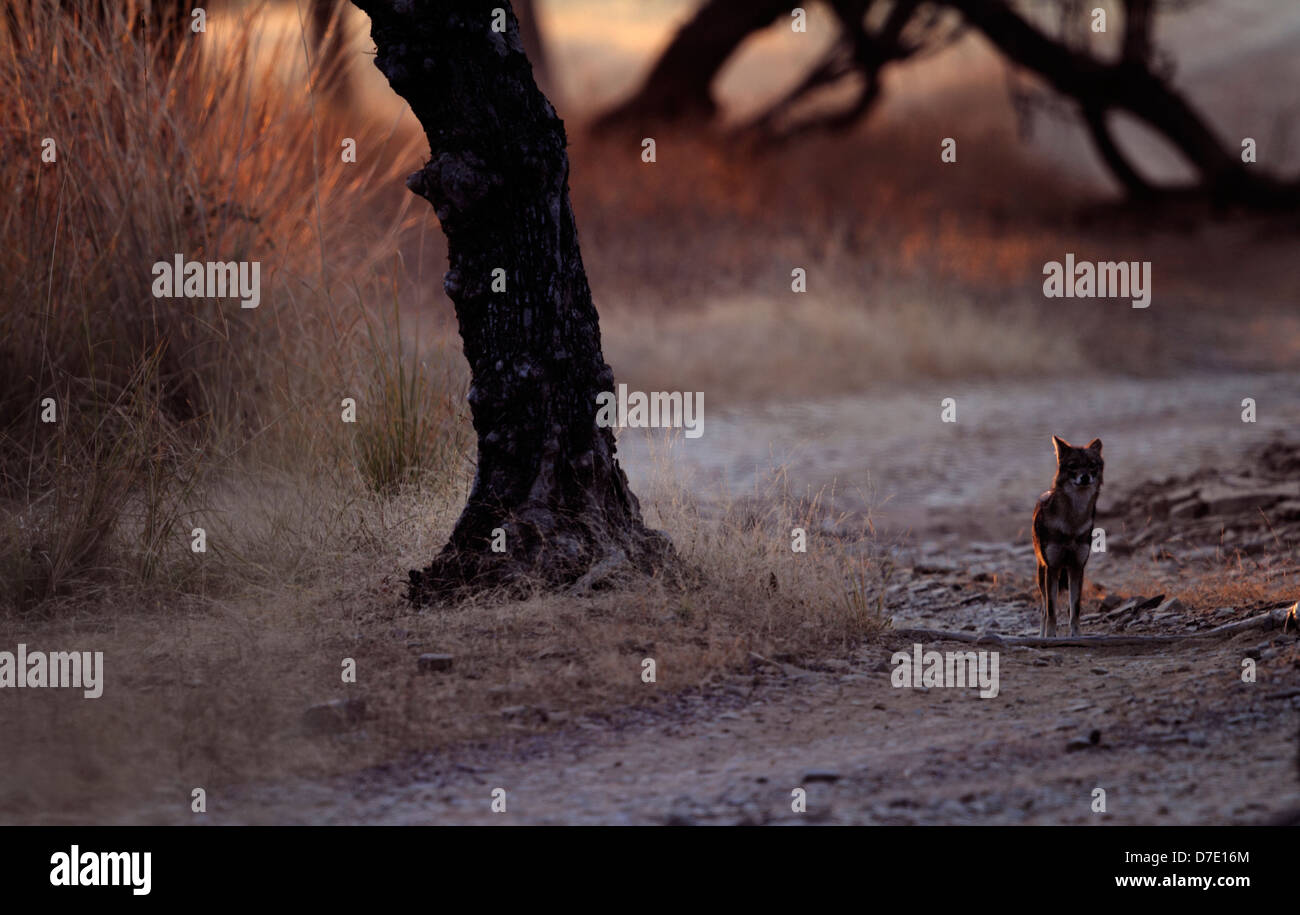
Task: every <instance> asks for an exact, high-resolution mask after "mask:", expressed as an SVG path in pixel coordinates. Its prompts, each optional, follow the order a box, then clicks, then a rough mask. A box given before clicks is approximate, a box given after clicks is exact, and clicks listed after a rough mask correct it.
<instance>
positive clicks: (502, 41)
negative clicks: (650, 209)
mask: <svg viewBox="0 0 1300 915" xmlns="http://www.w3.org/2000/svg"><path fill="white" fill-rule="evenodd" d="M355 2H356V5H357V6H359V7H360V8H361V9H362V10H364V11H365V12H366V13H367V14H369V16H370V19H371V35H372V37H373V38H374V41H375V45H376V48H377V50H378V53H377V56H376V58H375V65H376V66H377V67H378V68H379V70H380V71H381V72H382V73H383V74H384V75H385V76H386V77H387V79H388V81H389V83H390V84H391V85H392V87H393V89H394V90H396V92H397V93H398V94H399V95H401V96H402V97H403V98H405V99H406V100H407V101H408V102H409V103H410V105H411V108H412V110H413V111H414V113H415V115H416V117H417V118H418V119H419V121H420V123H421V124H422V125H423V127H424V129H425V133H426V136H427V137H428V140H429V147H430V151H431V158H430V160H429V162H428V163H427V164H426V165H425V166H424V168H422V169H421V170H420V171H418V172H416V173H414V174H413V175H411V176H410V178H408V179H407V185H408V187H410V188H411V190H412V191H414V192H415V193H416V194H419V195H420V196H422V197H424V198H426V199H427V200H428V201H429V202H430V203H432V204H433V206H434V209H435V212H436V214H437V216H438V220H439V222H440V223H441V224H442V229H443V232H444V233H445V234H446V236H447V249H448V259H449V262H450V269H449V270H448V272H447V274H446V277H445V280H444V288H445V290H446V292H447V295H448V296H450V298H451V300H452V302H453V303H454V304H455V308H456V317H457V319H458V321H459V325H460V334H461V337H462V339H463V341H464V349H465V357H466V359H467V360H468V361H469V365H470V371H471V373H472V381H471V388H470V393H469V404H470V410H471V414H472V417H473V423H474V430H475V432H476V433H477V438H478V469H477V473H476V474H475V478H474V483H473V487H472V490H471V492H470V495H469V499H468V501H467V503H466V505H465V508H464V511H463V512H462V514H461V516H460V518H459V520H458V521H457V522H456V525H455V528H454V529H453V531H452V534H451V538H450V541H449V542H448V543H447V545H446V546H445V547H444V548H443V549H442V551H441V553H439V555H438V556H437V557H436V558H435V559H434V561H433V563H432V564H431V565H429V566H428V567H427V568H425V569H423V570H421V571H412V572H411V576H410V592H409V596H410V599H411V600H412V601H413V602H414V603H417V604H420V603H427V602H430V601H435V600H443V599H447V598H454V597H456V596H458V595H460V594H461V593H463V592H464V591H465V590H466V589H475V590H477V589H484V588H496V587H500V586H512V585H524V584H528V583H532V582H538V583H542V584H545V585H548V586H558V585H565V584H569V583H573V582H575V581H578V580H580V579H581V580H582V581H583V582H584V583H594V580H595V579H597V578H602V577H605V576H608V575H612V574H614V573H615V572H617V571H618V570H628V571H630V570H633V569H635V570H637V571H639V572H641V573H651V572H652V571H653V570H655V569H656V568H658V567H660V566H661V564H663V563H664V562H666V561H668V560H669V559H670V558H671V555H672V548H671V545H670V544H669V542H668V540H667V538H666V537H664V536H663V535H662V534H660V533H659V532H657V531H652V530H649V529H648V528H646V527H645V525H644V523H643V522H642V519H641V512H640V507H639V505H638V503H637V499H636V497H635V496H634V495H633V493H632V491H631V490H630V489H629V487H628V484H627V479H626V477H625V476H624V474H623V471H622V468H620V467H619V464H618V460H617V457H616V454H615V444H614V436H613V432H612V430H610V429H608V428H601V427H598V426H597V424H596V411H597V405H596V396H597V394H599V393H600V392H602V391H611V390H613V386H614V378H613V373H612V372H611V370H610V368H609V366H608V365H607V364H606V363H605V360H604V357H603V356H602V354H601V348H600V329H599V325H598V321H597V315H596V309H595V306H594V305H593V303H592V299H591V291H590V289H589V288H588V285H587V278H586V274H585V272H584V270H583V266H582V256H581V253H580V252H579V249H578V233H577V227H576V225H575V222H574V216H573V210H572V208H571V206H570V203H569V189H568V176H569V162H568V155H567V153H566V152H565V146H566V143H567V141H566V137H565V133H564V126H563V123H562V122H561V121H560V119H559V118H558V117H556V114H555V110H554V108H552V107H551V104H550V103H549V102H548V101H547V100H546V98H545V97H544V96H543V95H542V93H541V92H540V91H539V90H538V89H537V87H536V85H535V83H534V81H533V76H532V72H531V70H530V67H529V63H528V59H527V57H526V55H525V54H524V51H523V46H522V44H521V41H520V37H519V31H518V24H517V21H516V20H515V17H514V14H513V12H510V11H509V6H508V5H506V4H504V3H503V2H501V0H437V2H428V3H423V4H415V3H411V2H409V0H355ZM499 6H504V7H505V9H506V11H507V20H508V29H507V31H506V32H505V33H504V34H501V33H497V32H494V31H492V28H491V23H492V15H493V14H492V11H493V8H494V7H499ZM498 267H500V268H504V270H505V275H506V283H507V286H506V290H507V291H506V292H505V293H496V292H493V291H492V272H493V270H494V269H495V268H498ZM498 528H499V529H501V530H502V531H504V534H505V552H494V551H493V550H492V541H493V532H494V530H496V529H498Z"/></svg>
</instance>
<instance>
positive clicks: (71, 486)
mask: <svg viewBox="0 0 1300 915" xmlns="http://www.w3.org/2000/svg"><path fill="white" fill-rule="evenodd" d="M6 21H7V22H10V23H12V26H13V27H12V28H8V29H0V44H3V45H4V47H3V48H2V49H0V110H4V111H5V112H6V118H5V125H4V129H3V130H2V131H0V153H2V154H3V157H4V161H5V163H6V175H7V188H6V192H5V193H4V194H3V196H0V576H2V578H3V584H0V609H3V608H5V607H9V608H14V607H18V608H28V609H30V608H32V607H36V606H39V605H41V604H42V603H43V602H45V601H47V600H48V599H50V598H53V597H57V596H59V595H62V594H86V593H91V592H93V591H94V590H95V589H96V588H99V587H103V586H107V585H110V584H114V583H123V582H125V583H126V584H128V585H132V586H147V585H158V586H164V587H182V588H186V587H189V586H191V585H192V584H193V583H194V582H195V581H198V580H200V579H201V578H202V577H203V575H208V574H210V573H211V571H212V570H213V569H214V568H216V564H214V563H211V562H209V563H206V568H207V570H208V571H206V572H204V573H203V574H202V575H200V574H199V572H198V570H197V567H196V566H195V561H196V560H195V557H194V555H193V554H192V553H191V551H190V549H189V541H190V531H191V523H197V522H195V519H196V518H198V517H199V516H200V515H201V513H202V512H203V511H204V509H205V507H206V506H208V504H209V503H210V502H211V501H212V498H213V494H214V493H215V492H216V491H217V490H219V489H220V488H221V487H222V486H223V485H226V484H227V483H228V482H229V481H230V480H231V479H246V478H249V477H251V476H253V475H256V474H257V473H261V472H265V471H267V469H268V467H269V466H270V465H274V466H276V467H278V468H279V469H280V470H283V471H285V472H290V473H299V472H301V473H302V474H303V475H304V478H306V477H308V476H310V475H311V474H313V473H316V472H317V471H318V469H319V468H325V469H327V470H329V471H330V472H335V471H337V470H346V469H347V468H348V467H349V466H350V464H351V461H350V459H349V455H350V454H351V453H352V452H351V449H352V443H351V442H350V441H349V440H347V439H346V437H345V436H342V435H340V433H339V430H338V429H337V423H329V422H327V421H326V420H324V419H322V418H321V417H322V416H324V415H325V412H324V407H325V406H326V405H327V404H329V403H330V402H331V401H334V402H335V403H336V402H337V401H336V400H335V399H334V392H336V391H337V390H338V389H339V388H340V387H341V386H346V385H347V384H348V383H349V381H350V380H351V379H353V378H354V377H355V376H356V374H357V372H358V370H359V369H358V365H357V364H356V359H357V357H358V354H363V355H364V354H365V353H367V352H369V357H368V358H369V359H370V360H373V361H372V365H371V366H370V367H367V366H366V364H365V361H364V359H363V363H362V365H361V370H362V371H367V372H369V371H370V368H373V369H374V371H373V373H372V374H374V376H375V378H374V379H373V381H372V382H371V383H372V384H373V385H374V386H376V391H375V392H372V393H377V394H378V396H379V403H380V404H382V408H381V411H380V414H379V418H378V419H374V418H373V416H372V422H373V423H377V425H376V426H372V427H371V433H369V434H370V436H371V438H370V441H371V444H368V445H367V444H365V443H364V442H363V444H362V445H361V448H362V453H363V454H366V455H367V456H366V457H365V458H364V460H363V465H364V467H365V469H364V470H363V473H364V474H365V475H366V477H367V479H368V480H369V482H370V485H371V486H372V487H374V488H379V489H383V488H385V487H388V486H391V485H393V484H395V483H396V482H397V481H398V480H399V478H405V477H406V476H407V475H408V471H410V470H418V469H424V468H429V467H435V468H442V467H448V466H451V465H452V464H454V463H455V461H454V460H453V458H452V457H451V451H450V449H451V447H453V446H454V444H455V442H457V441H458V439H457V438H456V434H455V423H456V421H457V419H456V416H457V414H456V413H455V412H454V411H453V410H451V409H450V402H449V401H447V400H446V396H447V395H446V391H444V390H441V389H439V388H438V387H437V385H438V384H440V383H442V382H443V381H444V380H445V378H444V376H443V375H438V374H430V373H429V372H428V371H426V370H425V369H423V368H421V367H419V365H418V363H416V362H415V361H413V360H414V357H407V356H395V355H393V353H400V352H406V351H410V350H411V349H412V348H413V345H412V344H409V343H408V344H407V346H406V349H403V348H402V343H401V341H398V340H396V338H395V336H394V335H392V334H390V335H388V336H384V335H382V334H378V333H377V332H375V331H374V330H373V327H372V328H371V329H370V332H369V333H365V331H364V329H365V328H366V327H369V326H370V325H371V324H372V323H373V321H374V319H373V317H371V316H370V315H369V310H368V306H367V303H368V302H371V301H373V300H375V299H376V298H379V297H381V295H382V291H383V290H384V289H385V287H387V286H388V285H390V284H391V283H392V282H393V278H392V276H391V275H389V274H390V272H391V269H395V268H389V267H388V266H387V265H384V264H382V263H381V261H380V258H387V257H388V256H389V254H390V253H391V252H392V251H394V250H396V249H397V248H398V246H399V241H400V238H401V237H402V235H403V233H405V232H407V231H408V230H409V229H411V228H412V226H413V222H414V219H413V217H412V216H411V215H410V214H409V213H408V212H407V209H406V199H407V198H408V197H409V194H406V193H405V191H404V188H403V186H402V182H401V179H400V174H401V169H402V167H403V166H404V165H406V164H408V163H409V161H411V160H412V159H415V158H417V157H418V154H419V153H418V148H417V146H416V145H413V144H418V138H416V139H414V140H413V139H412V138H411V137H410V136H409V135H408V134H406V133H398V132H396V131H395V130H393V129H388V130H387V132H385V130H384V129H381V128H376V127H373V126H367V125H366V123H365V122H364V121H361V122H360V123H358V120H357V119H356V118H355V117H353V118H350V119H349V120H348V122H347V129H346V130H344V129H343V127H342V125H341V124H340V121H341V118H342V115H341V114H340V113H339V112H336V111H334V110H332V109H331V108H330V106H329V105H328V104H326V102H325V100H324V99H321V98H318V97H317V96H316V95H315V94H314V92H313V86H314V84H315V79H314V78H313V77H314V74H311V71H310V70H305V72H307V73H308V74H310V75H309V78H307V79H303V80H293V79H289V80H286V79H285V78H284V73H283V72H282V71H283V70H284V65H283V62H284V61H285V60H287V59H295V57H296V58H299V59H300V58H301V57H302V56H303V54H304V53H305V51H304V45H303V42H302V40H301V36H300V35H286V36H284V37H283V38H274V37H272V38H269V39H268V38H267V36H266V34H264V33H262V32H260V31H259V20H258V18H257V17H256V16H254V15H250V16H247V17H244V18H242V19H241V20H240V22H239V23H238V24H235V25H226V26H224V32H221V34H218V35H215V36H212V38H211V40H209V36H198V35H192V34H190V33H189V32H188V30H186V32H185V36H184V38H183V39H181V40H179V41H170V42H160V41H158V40H157V39H156V37H155V38H152V39H151V38H150V37H149V36H147V35H145V34H143V33H142V32H141V30H140V29H139V27H138V23H137V22H136V21H135V20H134V19H133V4H121V5H115V4H100V3H98V2H95V0H84V2H68V3H63V4H49V3H31V4H22V5H18V6H15V7H14V10H13V14H12V17H11V18H9V19H7V20H6ZM213 28H214V25H213V24H211V23H210V30H211V29H213ZM218 31H219V30H218ZM200 48H201V50H200ZM337 135H347V136H354V137H355V138H356V139H357V141H358V143H359V144H361V145H362V146H363V148H365V149H367V150H369V151H371V153H372V154H371V155H368V156H367V157H365V162H364V163H362V164H350V165H345V164H344V163H341V162H340V161H339V156H338V155H337V154H336V153H334V152H333V149H334V147H336V146H337V140H336V139H333V137H335V136H337ZM325 136H329V137H331V139H330V140H329V141H328V142H326V141H324V140H323V139H322V138H323V137H325ZM327 153H328V154H327ZM366 163H368V164H366ZM389 189H393V190H389ZM359 226H360V227H364V231H359V229H358V227H359ZM177 254H180V255H182V256H183V257H184V258H185V259H186V260H188V261H199V262H204V261H221V262H230V261H235V262H254V261H256V262H258V263H259V264H260V276H261V304H260V305H259V307H257V308H242V307H241V306H240V301H239V300H238V299H237V298H207V297H194V298H166V297H155V295H154V294H153V281H154V276H155V274H154V272H153V269H152V268H153V265H154V264H155V263H157V262H160V261H162V262H168V263H170V262H171V261H172V259H173V258H174V256H175V255H177ZM344 289H346V290H348V295H347V296H346V297H337V296H336V294H335V291H336V290H344ZM384 297H385V298H386V296H384ZM380 347H391V348H392V349H391V351H389V350H385V349H381V348H380ZM49 403H53V404H54V406H55V411H54V415H53V418H52V419H51V414H50V412H49V411H48V410H47V409H45V405H47V404H49ZM428 411H434V412H432V413H430V412H428ZM335 418H337V414H335ZM447 424H450V425H447ZM444 426H445V427H446V428H444ZM376 428H377V429H379V430H382V431H383V433H384V434H385V435H387V436H388V441H387V442H386V443H385V442H383V436H382V435H381V436H380V437H379V438H380V441H381V444H379V445H375V444H373V442H374V440H375V437H374V430H375V429H376ZM363 438H364V436H363ZM431 456H432V457H431ZM345 476H346V474H344V475H343V476H340V477H339V479H340V480H343V482H340V483H339V484H338V485H339V486H346V485H347V483H346V480H345V479H344V477H345ZM336 490H337V487H336ZM345 495H346V494H345ZM231 555H233V554H231ZM228 571H230V572H231V573H232V574H231V576H230V577H231V578H232V579H238V577H239V574H238V570H234V569H231V570H228Z"/></svg>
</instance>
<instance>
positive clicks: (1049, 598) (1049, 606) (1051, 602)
mask: <svg viewBox="0 0 1300 915" xmlns="http://www.w3.org/2000/svg"><path fill="white" fill-rule="evenodd" d="M1060 583H1061V575H1060V573H1059V571H1058V570H1056V569H1051V568H1049V569H1048V570H1047V582H1046V584H1047V589H1046V598H1045V600H1044V601H1043V608H1044V609H1043V617H1044V619H1043V633H1042V634H1043V636H1044V637H1045V638H1049V639H1054V638H1056V589H1057V586H1058V585H1059V584H1060Z"/></svg>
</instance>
